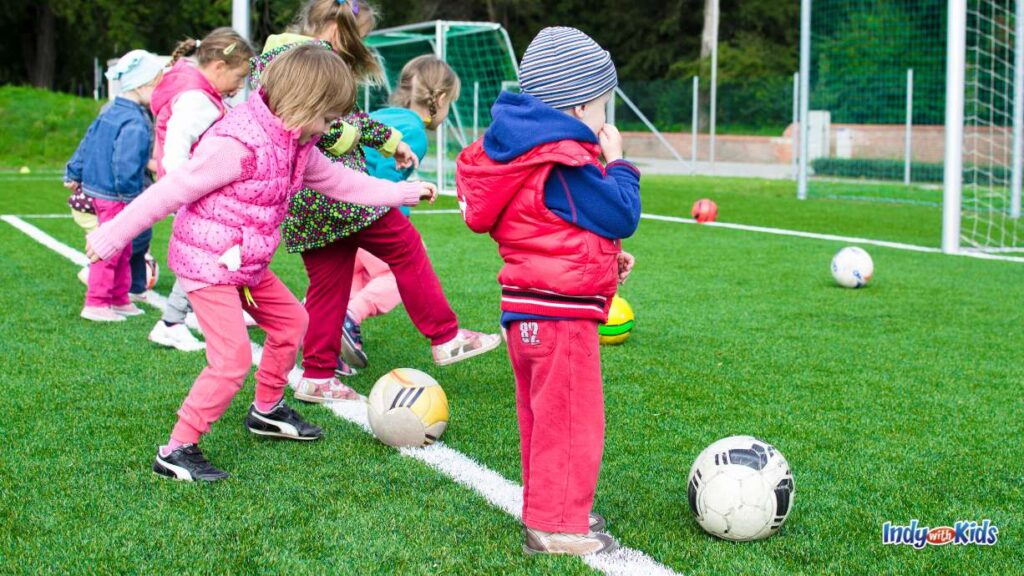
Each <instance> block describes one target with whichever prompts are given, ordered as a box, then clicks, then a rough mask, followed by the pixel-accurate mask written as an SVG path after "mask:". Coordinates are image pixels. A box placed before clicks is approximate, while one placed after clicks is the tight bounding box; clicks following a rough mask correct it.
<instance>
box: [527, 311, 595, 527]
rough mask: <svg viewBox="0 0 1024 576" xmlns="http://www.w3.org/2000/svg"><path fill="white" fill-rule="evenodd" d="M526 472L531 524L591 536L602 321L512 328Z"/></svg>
mask: <svg viewBox="0 0 1024 576" xmlns="http://www.w3.org/2000/svg"><path fill="white" fill-rule="evenodd" d="M507 334H508V354H509V357H510V358H511V360H512V371H513V372H514V373H515V377H516V410H517V412H518V414H519V438H520V449H521V456H522V466H523V524H525V525H526V526H528V527H530V528H534V529H537V530H544V531H546V532H573V533H585V532H587V531H588V530H589V528H588V526H589V518H588V515H589V514H590V511H591V508H592V507H593V505H594V492H595V490H596V489H597V477H598V474H599V473H600V471H601V456H602V454H603V452H604V395H603V393H602V390H601V353H600V350H599V347H598V340H597V322H595V321H593V320H528V321H515V322H512V323H511V324H509V326H508V333H507Z"/></svg>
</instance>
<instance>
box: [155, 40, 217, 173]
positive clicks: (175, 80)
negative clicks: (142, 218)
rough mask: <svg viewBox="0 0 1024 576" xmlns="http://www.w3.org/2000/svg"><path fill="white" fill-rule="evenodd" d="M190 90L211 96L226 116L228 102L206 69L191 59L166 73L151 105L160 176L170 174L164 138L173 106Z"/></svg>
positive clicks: (181, 61)
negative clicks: (198, 67) (211, 80)
mask: <svg viewBox="0 0 1024 576" xmlns="http://www.w3.org/2000/svg"><path fill="white" fill-rule="evenodd" d="M189 90H199V91H201V92H202V93H203V94H205V95H206V97H207V98H209V99H210V102H212V103H213V104H214V105H215V106H217V109H218V110H220V115H221V117H223V116H224V111H225V108H224V101H223V99H222V98H221V95H220V92H217V89H216V88H214V87H213V84H210V81H209V80H207V79H206V76H203V74H202V72H200V71H199V70H198V69H197V68H196V67H195V65H193V64H192V63H191V62H189V61H188V60H178V62H177V63H175V64H174V66H172V67H171V69H170V70H169V71H168V72H167V73H166V74H164V78H163V80H161V81H160V83H159V84H157V86H156V89H154V90H153V97H152V100H151V101H150V104H149V107H150V108H151V109H152V110H153V116H154V117H155V118H156V125H155V126H154V129H155V131H156V143H155V144H154V145H153V157H154V158H156V166H157V168H156V176H157V178H163V177H164V174H166V173H167V171H166V170H164V164H163V157H164V141H165V140H167V121H168V120H170V119H171V107H172V106H173V105H174V101H175V100H177V99H178V96H179V95H180V94H181V93H182V92H187V91H189ZM193 148H195V146H193Z"/></svg>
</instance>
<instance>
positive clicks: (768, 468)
mask: <svg viewBox="0 0 1024 576" xmlns="http://www.w3.org/2000/svg"><path fill="white" fill-rule="evenodd" d="M795 490H796V488H795V486H794V484H793V475H792V474H791V473H790V471H789V464H788V463H787V462H786V459H785V458H784V457H783V456H782V453H780V452H779V451H778V450H776V449H775V448H774V447H773V446H772V445H771V444H768V443H766V442H764V441H762V440H758V439H757V438H754V437H752V436H730V437H728V438H723V439H721V440H719V441H717V442H715V443H713V444H712V445H710V446H708V447H707V448H705V449H704V451H703V452H701V453H700V456H697V460H696V461H695V462H694V463H693V467H692V468H690V476H689V479H688V480H687V490H686V496H687V500H688V501H689V503H690V511H692V512H693V515H694V517H696V519H697V523H698V524H700V527H701V528H703V529H704V530H705V531H706V532H707V533H709V534H711V535H712V536H717V537H719V538H722V539H725V540H734V541H747V540H759V539H761V538H767V537H769V536H771V535H772V534H775V533H776V532H778V530H779V527H781V526H782V523H783V522H785V521H786V516H788V515H789V511H790V510H792V508H793V497H794V495H795V493H796V492H795Z"/></svg>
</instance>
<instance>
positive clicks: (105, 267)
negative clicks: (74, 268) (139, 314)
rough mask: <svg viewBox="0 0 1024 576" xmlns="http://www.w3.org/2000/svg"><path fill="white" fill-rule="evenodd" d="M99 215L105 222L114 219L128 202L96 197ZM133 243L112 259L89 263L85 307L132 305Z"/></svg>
mask: <svg viewBox="0 0 1024 576" xmlns="http://www.w3.org/2000/svg"><path fill="white" fill-rule="evenodd" d="M93 205H94V206H96V217H97V218H98V219H99V223H100V224H103V223H104V222H108V221H110V220H113V219H114V216H117V215H118V214H120V213H121V210H124V207H125V206H127V205H128V203H127V202H115V201H113V200H102V199H100V198H94V199H93ZM131 258H132V246H131V244H129V245H128V246H125V248H124V250H121V252H119V253H118V254H116V255H114V257H113V258H110V259H108V260H100V261H99V262H93V263H92V264H90V265H89V287H88V288H87V289H86V290H85V305H86V306H124V305H126V304H129V303H130V302H131V300H129V299H128V290H129V289H130V288H131V286H132V269H131V266H129V261H130V260H131Z"/></svg>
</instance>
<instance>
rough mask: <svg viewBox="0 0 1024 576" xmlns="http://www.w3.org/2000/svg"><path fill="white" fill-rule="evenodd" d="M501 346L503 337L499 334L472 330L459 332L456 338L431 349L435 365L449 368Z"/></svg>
mask: <svg viewBox="0 0 1024 576" xmlns="http://www.w3.org/2000/svg"><path fill="white" fill-rule="evenodd" d="M499 344H501V336H500V335H498V334H484V333H482V332H474V331H472V330H459V332H458V334H456V335H455V338H452V339H451V340H449V341H447V342H445V343H444V344H438V345H437V346H432V347H431V352H433V354H434V363H435V364H437V365H438V366H447V365H449V364H455V363H456V362H461V361H463V360H468V359H470V358H472V357H474V356H479V355H481V354H483V353H484V352H490V351H491V350H494V349H495V348H497V347H498V345H499Z"/></svg>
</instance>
